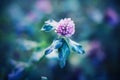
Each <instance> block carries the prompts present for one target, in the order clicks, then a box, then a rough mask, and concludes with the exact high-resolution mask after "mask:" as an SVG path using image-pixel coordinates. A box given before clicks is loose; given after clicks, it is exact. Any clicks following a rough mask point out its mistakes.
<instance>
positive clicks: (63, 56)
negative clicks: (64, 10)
mask: <svg viewBox="0 0 120 80" xmlns="http://www.w3.org/2000/svg"><path fill="white" fill-rule="evenodd" d="M41 30H42V31H45V32H50V31H53V30H54V31H55V32H56V33H57V34H58V36H59V37H58V38H57V39H55V40H53V42H52V44H51V45H50V46H49V47H48V48H47V49H46V50H45V55H47V54H50V53H52V52H53V51H55V50H57V52H58V58H59V64H60V67H61V68H63V67H64V66H65V64H66V60H67V58H68V56H69V54H70V52H71V51H74V52H76V53H78V54H83V53H85V51H84V49H83V48H82V46H81V45H80V44H79V43H77V42H75V41H73V40H71V39H70V37H71V36H72V35H73V34H74V33H75V24H74V22H73V21H72V20H71V18H65V19H61V20H60V21H59V22H56V21H54V20H48V21H46V22H45V24H44V25H43V27H42V29H41Z"/></svg>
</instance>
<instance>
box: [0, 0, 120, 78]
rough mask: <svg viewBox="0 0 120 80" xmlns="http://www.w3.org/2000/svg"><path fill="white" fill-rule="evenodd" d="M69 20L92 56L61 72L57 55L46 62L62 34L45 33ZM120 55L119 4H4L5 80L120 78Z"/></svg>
mask: <svg viewBox="0 0 120 80" xmlns="http://www.w3.org/2000/svg"><path fill="white" fill-rule="evenodd" d="M63 18H71V19H72V20H73V21H74V22H75V30H76V31H75V34H74V35H73V36H72V37H71V39H72V40H74V41H76V42H79V43H80V44H81V45H82V46H83V48H84V50H85V52H86V53H85V54H84V55H80V54H76V53H71V54H70V56H69V58H68V59H67V63H66V66H65V67H64V68H60V66H59V64H58V58H57V54H56V53H55V52H54V53H52V54H50V55H48V56H45V57H44V58H42V57H43V52H44V51H43V50H44V49H45V48H47V47H48V46H49V45H50V44H51V43H52V41H53V40H54V39H55V38H56V37H57V35H56V34H55V33H54V32H50V33H46V32H43V31H41V30H40V29H41V27H42V26H43V25H44V22H45V21H46V20H48V19H54V20H56V21H59V20H60V19H63ZM119 57H120V4H119V0H0V80H120V79H119V76H120V75H119V74H120V73H119V68H120V63H119V60H120V58H119Z"/></svg>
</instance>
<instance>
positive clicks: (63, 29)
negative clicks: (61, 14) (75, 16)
mask: <svg viewBox="0 0 120 80" xmlns="http://www.w3.org/2000/svg"><path fill="white" fill-rule="evenodd" d="M56 32H57V33H58V35H60V36H65V37H70V36H72V35H73V34H74V32H75V24H74V22H73V21H72V20H71V18H68V19H66V18H65V19H62V20H60V22H59V23H58V26H57V29H56Z"/></svg>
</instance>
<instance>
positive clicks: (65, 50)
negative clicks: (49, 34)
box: [58, 39, 70, 68]
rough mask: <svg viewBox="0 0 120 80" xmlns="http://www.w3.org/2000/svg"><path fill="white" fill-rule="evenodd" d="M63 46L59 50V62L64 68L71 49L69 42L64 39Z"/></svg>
mask: <svg viewBox="0 0 120 80" xmlns="http://www.w3.org/2000/svg"><path fill="white" fill-rule="evenodd" d="M62 42H63V44H62V46H61V47H60V48H59V49H58V53H59V61H60V63H59V64H60V67H61V68H63V67H64V66H65V64H66V60H67V58H68V56H69V54H70V48H69V46H68V44H67V42H66V41H65V40H64V39H62Z"/></svg>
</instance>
